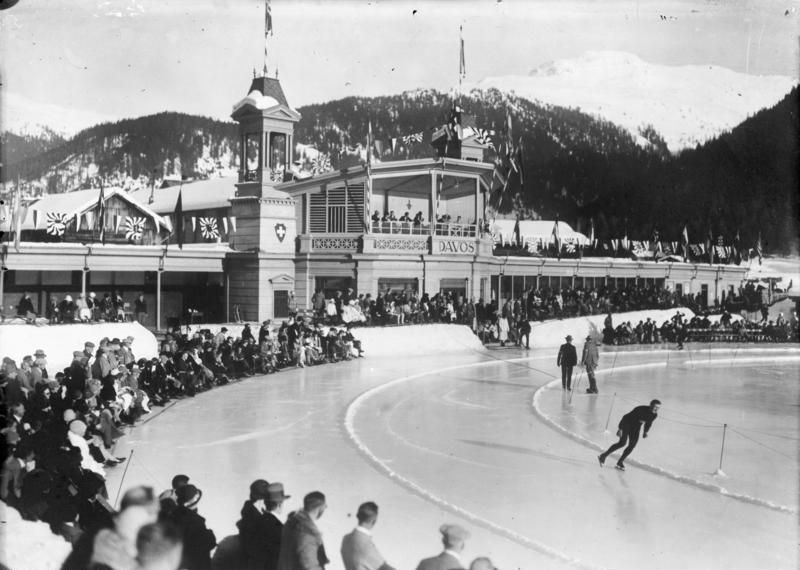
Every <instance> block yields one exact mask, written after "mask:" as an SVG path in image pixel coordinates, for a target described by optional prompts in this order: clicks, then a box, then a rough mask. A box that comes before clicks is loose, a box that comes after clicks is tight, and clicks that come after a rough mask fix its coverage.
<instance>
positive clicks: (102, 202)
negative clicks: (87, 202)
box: [97, 182, 106, 245]
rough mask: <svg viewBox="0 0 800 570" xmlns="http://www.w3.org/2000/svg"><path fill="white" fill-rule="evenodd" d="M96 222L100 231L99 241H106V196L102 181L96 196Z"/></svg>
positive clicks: (103, 242)
mask: <svg viewBox="0 0 800 570" xmlns="http://www.w3.org/2000/svg"><path fill="white" fill-rule="evenodd" d="M97 224H98V229H99V231H100V243H102V244H103V245H105V243H106V196H105V190H104V189H103V183H102V182H101V183H100V194H99V195H98V197H97Z"/></svg>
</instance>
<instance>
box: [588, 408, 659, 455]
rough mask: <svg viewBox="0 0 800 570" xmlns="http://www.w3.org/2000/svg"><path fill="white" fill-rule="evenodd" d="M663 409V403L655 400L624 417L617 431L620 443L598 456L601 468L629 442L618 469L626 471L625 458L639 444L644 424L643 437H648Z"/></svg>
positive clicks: (634, 409)
mask: <svg viewBox="0 0 800 570" xmlns="http://www.w3.org/2000/svg"><path fill="white" fill-rule="evenodd" d="M660 407H661V402H659V401H658V400H653V401H652V402H650V405H649V406H636V407H635V408H633V409H632V410H631V411H630V412H628V413H627V414H625V415H624V416H622V419H621V420H620V421H619V429H618V430H617V437H619V441H618V442H617V443H615V444H614V445H612V446H611V447H609V448H608V449H607V450H606V451H605V453H601V454H600V455H598V456H597V459H598V461H600V466H602V465H603V464H604V463H605V462H606V457H608V456H609V455H611V454H612V453H614V452H615V451H616V450H618V449H620V448H622V447H625V443H626V442H627V444H628V447H625V451H623V452H622V457H620V458H619V461H617V469H619V470H621V471H625V458H626V457H628V456H629V455H630V454H631V451H633V448H634V447H636V444H637V443H638V442H639V431H640V430H641V426H642V424H644V434H642V437H647V432H649V431H650V426H651V425H653V420H655V419H656V418H657V417H658V409H659V408H660Z"/></svg>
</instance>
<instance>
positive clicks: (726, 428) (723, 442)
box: [717, 424, 728, 473]
mask: <svg viewBox="0 0 800 570" xmlns="http://www.w3.org/2000/svg"><path fill="white" fill-rule="evenodd" d="M727 431H728V424H722V448H721V449H720V450H719V469H717V473H722V456H723V454H724V453H725V432H727Z"/></svg>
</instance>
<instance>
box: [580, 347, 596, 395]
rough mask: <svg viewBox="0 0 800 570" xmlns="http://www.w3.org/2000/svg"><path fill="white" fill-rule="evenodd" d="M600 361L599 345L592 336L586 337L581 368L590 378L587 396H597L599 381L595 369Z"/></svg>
mask: <svg viewBox="0 0 800 570" xmlns="http://www.w3.org/2000/svg"><path fill="white" fill-rule="evenodd" d="M599 361H600V352H599V351H598V350H597V344H596V343H595V342H594V339H593V338H592V335H589V336H587V337H586V343H585V344H584V345H583V354H582V356H581V366H583V367H584V368H586V376H587V377H588V378H589V387H588V388H587V389H586V393H587V394H597V393H598V392H597V381H596V380H595V378H594V369H595V368H597V363H598V362H599Z"/></svg>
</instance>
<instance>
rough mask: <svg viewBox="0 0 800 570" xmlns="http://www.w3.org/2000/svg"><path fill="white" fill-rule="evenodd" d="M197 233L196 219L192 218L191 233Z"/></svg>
mask: <svg viewBox="0 0 800 570" xmlns="http://www.w3.org/2000/svg"><path fill="white" fill-rule="evenodd" d="M195 231H197V218H196V217H194V216H192V232H195Z"/></svg>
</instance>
